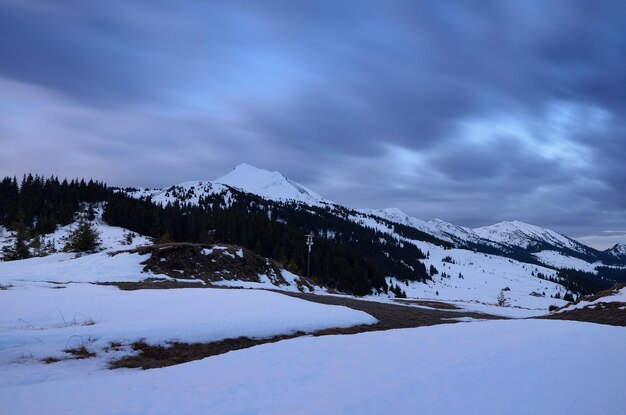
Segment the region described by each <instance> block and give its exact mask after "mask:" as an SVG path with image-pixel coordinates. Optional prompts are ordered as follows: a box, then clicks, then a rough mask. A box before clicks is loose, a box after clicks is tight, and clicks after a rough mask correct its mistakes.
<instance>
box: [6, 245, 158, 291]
mask: <svg viewBox="0 0 626 415" xmlns="http://www.w3.org/2000/svg"><path fill="white" fill-rule="evenodd" d="M146 259H148V256H142V255H139V254H130V253H121V254H117V255H115V256H110V255H109V253H108V252H98V253H96V254H91V255H84V256H80V257H76V254H69V253H59V254H52V255H49V256H46V257H36V258H29V259H23V260H21V261H6V262H0V284H3V285H16V286H20V285H23V284H24V283H29V282H34V281H37V282H52V283H66V282H105V281H142V280H145V279H146V278H149V277H151V276H153V275H151V274H146V273H143V272H142V269H143V265H141V262H142V261H144V260H146ZM159 277H163V278H168V277H167V276H165V275H159Z"/></svg>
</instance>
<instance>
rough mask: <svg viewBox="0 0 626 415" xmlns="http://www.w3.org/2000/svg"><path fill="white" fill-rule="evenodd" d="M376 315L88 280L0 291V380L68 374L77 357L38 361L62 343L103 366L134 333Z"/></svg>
mask: <svg viewBox="0 0 626 415" xmlns="http://www.w3.org/2000/svg"><path fill="white" fill-rule="evenodd" d="M376 322H377V320H376V319H375V318H374V317H372V316H370V315H369V314H366V313H364V312H361V311H356V310H352V309H350V308H347V307H340V306H328V305H322V304H317V303H312V302H308V301H304V300H300V299H296V298H292V297H287V296H284V295H282V294H277V293H273V292H269V291H258V290H230V289H197V288H195V289H194V288H189V289H171V290H137V291H121V290H118V289H117V288H115V287H110V286H95V285H91V284H69V285H67V286H65V288H61V289H53V288H45V287H33V286H30V287H27V288H19V289H9V290H3V291H0V387H7V386H10V385H20V384H25V383H33V382H38V381H41V374H43V373H45V374H46V375H45V379H48V378H59V377H61V378H62V377H64V376H70V375H72V376H73V375H74V374H75V373H74V371H73V370H68V369H67V368H68V367H69V368H73V367H74V366H75V362H69V363H68V362H63V361H62V362H58V363H53V364H49V365H44V364H43V363H42V362H41V360H42V359H45V358H48V357H54V358H60V359H65V358H68V357H71V356H70V355H68V354H66V353H63V350H65V349H67V348H73V347H81V346H85V347H86V348H87V349H88V350H89V351H92V352H96V353H98V354H99V355H100V357H99V358H95V361H96V362H98V363H97V364H94V363H91V362H90V363H87V364H86V367H89V368H91V369H94V370H95V369H98V368H99V369H103V368H104V367H106V364H107V356H105V354H104V353H103V350H104V349H105V348H106V347H107V346H108V345H109V344H110V343H111V342H121V343H123V344H125V345H128V344H130V343H132V342H134V341H137V340H139V339H144V340H145V341H146V342H147V343H149V344H163V343H165V342H167V341H181V342H211V341H217V340H223V339H226V338H236V337H240V336H247V337H253V338H265V337H271V336H274V335H279V334H290V333H294V332H296V331H304V332H312V331H315V330H320V329H325V328H332V327H350V326H354V325H360V324H375V323H376ZM90 360H92V359H90ZM83 370H84V369H83ZM78 373H79V374H80V373H81V371H80V370H79V371H78ZM83 374H84V373H83ZM45 379H44V380H45Z"/></svg>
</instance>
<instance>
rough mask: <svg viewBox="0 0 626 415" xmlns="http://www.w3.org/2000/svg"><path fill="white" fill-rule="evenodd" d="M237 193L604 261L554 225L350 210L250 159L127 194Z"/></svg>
mask: <svg viewBox="0 0 626 415" xmlns="http://www.w3.org/2000/svg"><path fill="white" fill-rule="evenodd" d="M236 192H243V193H249V194H253V195H256V196H259V197H261V198H264V199H266V200H269V201H274V202H283V203H296V204H299V205H306V206H316V207H327V208H329V210H328V211H329V212H330V213H332V214H335V215H336V216H341V217H343V218H347V219H348V220H350V221H352V222H355V223H357V224H359V225H360V226H363V227H367V228H371V229H376V230H377V231H380V232H383V233H386V234H388V235H391V236H393V237H394V238H396V239H399V240H402V239H406V237H405V236H404V235H401V233H402V232H399V231H398V230H397V229H395V227H393V226H391V225H390V224H389V223H390V222H391V223H397V224H401V225H404V226H407V227H410V228H413V229H416V230H418V231H420V232H422V233H425V234H428V235H431V236H433V237H434V238H437V239H438V240H440V241H445V242H448V243H450V244H452V245H453V246H455V247H457V248H465V249H472V250H476V249H478V250H482V249H483V248H484V249H487V250H488V251H487V252H489V253H493V252H494V250H496V251H500V252H501V254H502V255H504V256H507V255H511V254H512V253H513V252H516V253H517V254H519V253H520V251H521V252H525V253H526V254H528V255H529V258H535V259H536V260H539V261H540V262H542V263H544V264H546V265H548V266H551V267H556V268H572V269H579V270H583V271H586V272H594V270H595V267H596V266H597V265H598V264H597V262H598V261H600V257H599V256H600V255H601V253H599V252H597V251H595V250H593V249H592V248H589V247H587V246H585V245H583V244H581V243H579V242H577V241H575V240H573V239H571V238H568V237H567V236H564V235H562V234H559V233H557V232H555V231H552V230H550V229H545V228H541V227H538V226H535V225H530V224H527V223H523V222H520V221H512V222H500V223H497V224H494V225H490V226H485V227H480V228H475V229H470V228H467V227H463V226H459V225H455V224H452V223H449V222H446V221H443V220H441V219H432V220H429V221H424V220H421V219H418V218H415V217H412V216H409V215H407V214H406V213H404V212H402V211H401V210H400V209H397V208H386V209H358V210H352V209H349V208H346V207H343V206H341V205H338V204H336V203H333V202H330V201H328V200H326V199H324V198H323V197H322V196H321V195H319V194H318V193H316V192H314V191H313V190H311V189H309V188H307V187H305V186H303V185H301V184H299V183H296V182H294V181H293V180H290V179H288V178H287V177H285V176H284V175H282V174H281V173H279V172H276V171H274V172H272V171H268V170H264V169H260V168H257V167H254V166H251V165H249V164H246V163H242V164H239V165H238V166H236V167H235V168H234V169H233V170H232V171H231V172H229V173H227V174H226V175H224V176H222V177H220V178H217V179H215V180H213V181H192V182H185V183H181V184H179V185H175V186H171V187H168V188H164V189H141V190H137V191H133V192H127V193H128V194H130V195H131V196H133V197H144V198H145V197H150V200H151V201H152V202H154V203H158V204H167V203H173V202H175V201H178V202H181V203H190V204H199V202H200V200H201V199H202V198H203V197H204V198H206V197H207V196H211V195H222V197H223V204H224V205H225V206H228V205H229V204H230V202H231V201H232V198H233V197H235V195H234V193H236ZM346 212H350V213H349V214H346ZM331 234H332V232H331ZM409 239H411V238H409ZM481 247H483V248H481ZM623 250H624V251H626V246H625V245H617V246H616V247H614V248H613V249H612V250H609V251H607V252H608V253H611V254H612V255H613V256H614V257H617V258H618V260H622V259H623V260H625V261H626V253H624V254H623V253H622V252H623ZM530 254H533V255H532V256H530ZM518 256H519V255H518Z"/></svg>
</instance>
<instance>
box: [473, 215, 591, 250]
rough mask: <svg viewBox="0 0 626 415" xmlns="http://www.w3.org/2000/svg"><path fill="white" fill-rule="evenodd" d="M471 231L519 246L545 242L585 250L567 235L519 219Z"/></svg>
mask: <svg viewBox="0 0 626 415" xmlns="http://www.w3.org/2000/svg"><path fill="white" fill-rule="evenodd" d="M473 231H474V232H475V233H476V234H478V235H479V236H481V237H482V238H484V239H488V240H490V241H493V242H499V243H504V244H508V245H513V246H518V247H520V248H528V247H529V246H531V245H533V244H537V243H545V244H549V245H552V246H554V247H557V248H566V249H572V250H574V251H578V252H584V251H585V249H584V246H583V245H582V244H580V243H579V242H576V241H574V240H572V239H570V238H568V237H567V236H564V235H561V234H560V233H556V232H554V231H552V230H550V229H544V228H540V227H539V226H535V225H529V224H528V223H524V222H519V221H513V222H500V223H496V224H495V225H491V226H485V227H482V228H475V229H473Z"/></svg>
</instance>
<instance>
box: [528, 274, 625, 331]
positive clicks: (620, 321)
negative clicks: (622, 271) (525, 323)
mask: <svg viewBox="0 0 626 415" xmlns="http://www.w3.org/2000/svg"><path fill="white" fill-rule="evenodd" d="M625 287H626V283H618V284H615V285H614V286H613V287H611V288H610V289H608V290H604V291H599V292H597V293H595V294H592V295H587V296H585V297H581V298H579V299H578V300H576V301H575V302H573V303H570V304H567V305H565V306H563V307H561V308H559V309H557V311H556V312H555V313H552V314H549V315H547V316H542V317H540V318H544V319H549V320H575V321H585V322H589V323H598V324H608V325H611V326H622V327H624V326H626V303H623V302H615V301H613V302H603V301H598V300H601V299H603V298H606V299H607V300H610V298H611V296H612V295H614V294H615V293H617V292H618V291H620V290H621V289H624V288H625ZM582 301H586V302H592V301H597V302H596V303H594V304H591V305H588V306H585V307H584V308H577V309H574V310H567V311H562V310H563V309H565V308H567V307H570V306H572V305H575V304H579V303H580V302H582Z"/></svg>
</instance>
